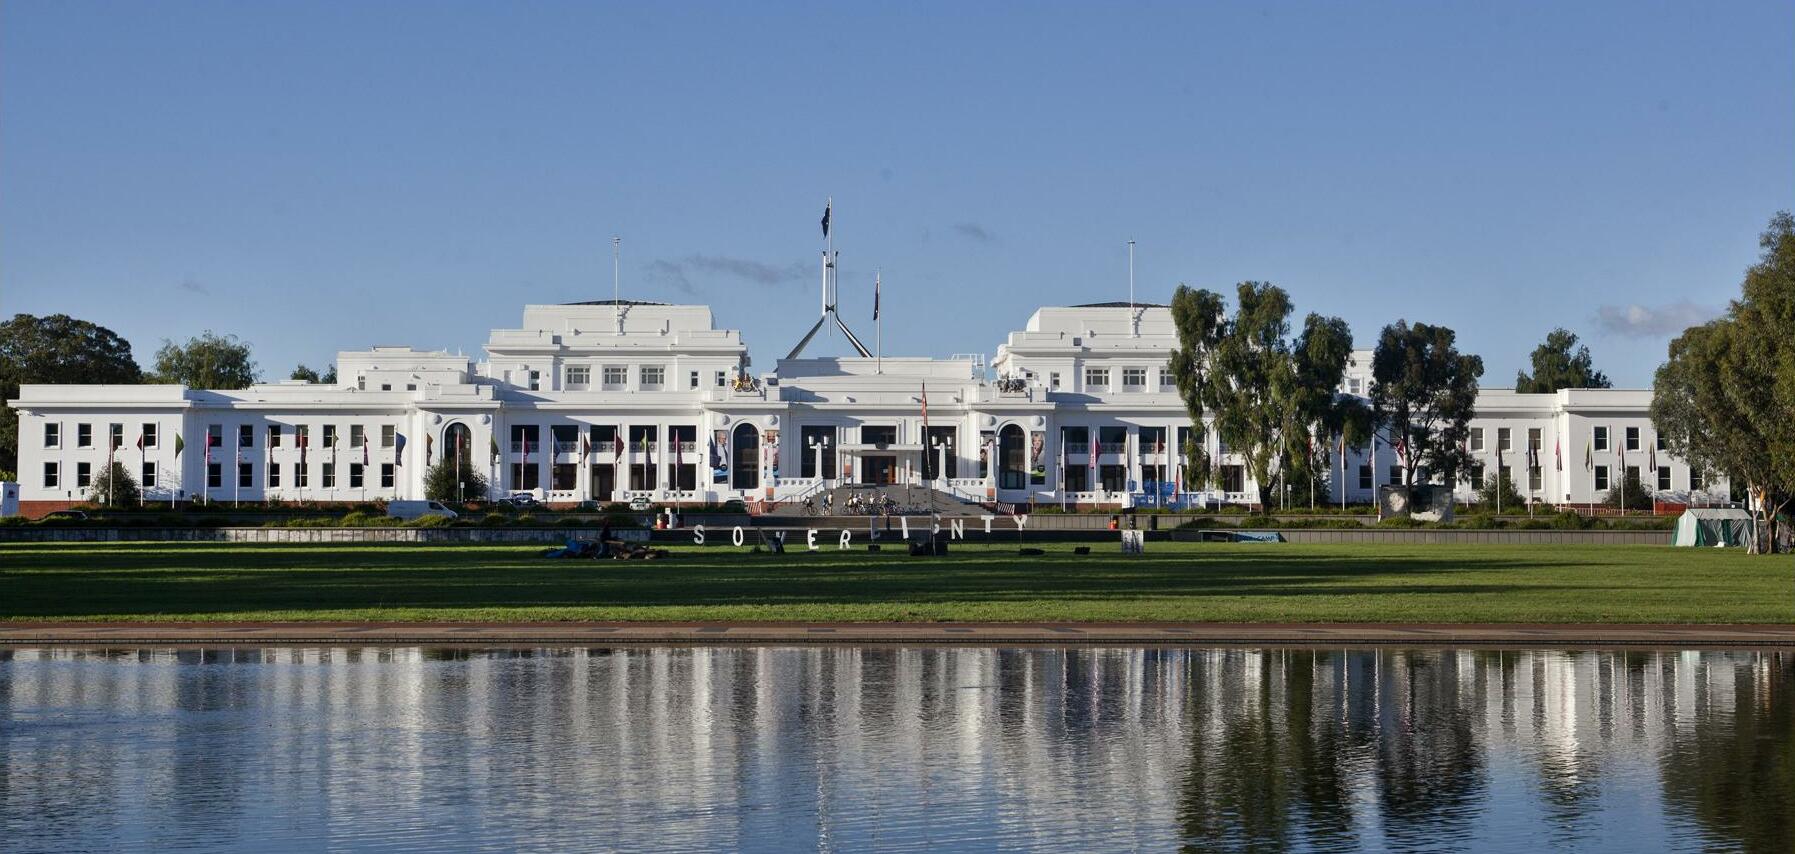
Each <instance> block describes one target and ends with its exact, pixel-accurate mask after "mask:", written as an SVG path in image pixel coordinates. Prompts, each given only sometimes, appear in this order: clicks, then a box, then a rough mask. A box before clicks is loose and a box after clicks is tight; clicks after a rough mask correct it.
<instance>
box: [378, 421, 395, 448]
mask: <svg viewBox="0 0 1795 854" xmlns="http://www.w3.org/2000/svg"><path fill="white" fill-rule="evenodd" d="M397 435H398V428H397V427H394V426H393V425H391V424H382V425H380V447H382V448H390V447H392V446H393V442H394V437H396V436H397Z"/></svg>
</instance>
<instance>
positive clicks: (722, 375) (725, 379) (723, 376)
mask: <svg viewBox="0 0 1795 854" xmlns="http://www.w3.org/2000/svg"><path fill="white" fill-rule="evenodd" d="M716 377H717V388H723V387H724V386H727V385H729V372H728V371H718V372H717V374H716Z"/></svg>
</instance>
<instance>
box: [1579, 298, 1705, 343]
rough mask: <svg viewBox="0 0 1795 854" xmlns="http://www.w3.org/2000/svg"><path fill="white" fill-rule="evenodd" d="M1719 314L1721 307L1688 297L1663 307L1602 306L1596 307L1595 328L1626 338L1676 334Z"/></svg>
mask: <svg viewBox="0 0 1795 854" xmlns="http://www.w3.org/2000/svg"><path fill="white" fill-rule="evenodd" d="M1718 316H1720V310H1719V309H1716V308H1710V307H1708V306H1701V305H1696V304H1695V303H1692V302H1689V301H1687V300H1685V301H1683V302H1675V303H1671V304H1669V305H1663V306H1646V305H1638V304H1634V305H1604V306H1601V307H1600V308H1597V309H1596V328H1598V329H1600V330H1602V331H1603V332H1606V333H1608V334H1610V335H1620V336H1623V337H1627V338H1662V337H1664V336H1667V335H1677V334H1679V333H1681V332H1682V331H1683V330H1685V329H1688V328H1689V327H1691V326H1695V325H1697V324H1701V323H1706V322H1708V321H1710V320H1713V319H1714V318H1716V317H1718Z"/></svg>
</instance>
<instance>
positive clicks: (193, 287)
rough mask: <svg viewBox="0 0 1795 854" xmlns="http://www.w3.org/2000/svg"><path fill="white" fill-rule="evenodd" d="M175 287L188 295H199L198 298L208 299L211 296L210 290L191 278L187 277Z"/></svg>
mask: <svg viewBox="0 0 1795 854" xmlns="http://www.w3.org/2000/svg"><path fill="white" fill-rule="evenodd" d="M175 287H177V288H180V289H181V290H183V291H187V292H189V293H195V294H199V295H200V296H207V297H209V296H211V295H212V290H211V289H210V288H208V287H206V286H205V285H202V284H200V283H199V282H198V281H197V280H195V279H194V278H193V277H192V276H188V277H187V278H185V279H182V280H181V283H180V284H178V285H176V286H175Z"/></svg>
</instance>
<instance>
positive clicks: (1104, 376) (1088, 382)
mask: <svg viewBox="0 0 1795 854" xmlns="http://www.w3.org/2000/svg"><path fill="white" fill-rule="evenodd" d="M1084 387H1085V391H1102V390H1107V389H1108V388H1109V369H1108V368H1085V369H1084Z"/></svg>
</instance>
